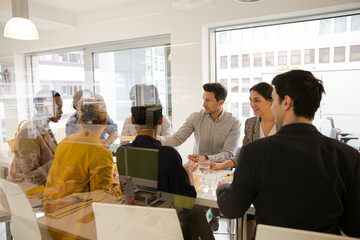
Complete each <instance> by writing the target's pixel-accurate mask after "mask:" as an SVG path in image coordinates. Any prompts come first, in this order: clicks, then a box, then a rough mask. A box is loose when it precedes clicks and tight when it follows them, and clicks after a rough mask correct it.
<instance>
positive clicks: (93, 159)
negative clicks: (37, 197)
mask: <svg viewBox="0 0 360 240" xmlns="http://www.w3.org/2000/svg"><path fill="white" fill-rule="evenodd" d="M80 103H81V105H80V106H81V113H80V117H79V121H80V123H81V126H82V128H81V131H80V132H79V133H76V134H73V135H71V136H69V137H66V138H65V139H64V140H63V141H61V143H60V144H59V146H58V147H57V149H56V152H55V159H54V161H53V164H52V166H51V168H50V172H49V176H48V179H47V181H46V187H45V193H44V202H45V203H46V204H49V205H46V206H52V205H56V202H57V201H60V202H64V200H63V198H64V197H67V196H71V197H80V198H83V199H86V200H92V201H96V202H117V201H119V200H120V198H119V197H120V196H121V190H120V188H119V187H113V177H112V169H113V156H112V153H111V152H110V151H109V150H108V149H106V148H105V147H104V146H103V145H102V142H101V140H100V136H101V133H102V132H103V131H104V129H105V127H106V123H107V112H106V105H105V103H104V100H103V98H102V97H101V96H100V95H97V94H91V95H90V96H88V98H86V99H81V100H80ZM74 194H75V195H76V196H74ZM46 206H44V209H45V211H46V210H47V207H46ZM45 214H46V212H45ZM69 220H70V221H75V220H76V219H69ZM78 230H79V229H69V231H71V232H70V233H72V234H78V232H77V231H78ZM50 233H51V234H52V236H53V237H55V238H56V239H58V237H60V238H61V237H64V236H63V235H61V234H60V235H58V234H57V233H55V232H50ZM67 237H69V236H67Z"/></svg>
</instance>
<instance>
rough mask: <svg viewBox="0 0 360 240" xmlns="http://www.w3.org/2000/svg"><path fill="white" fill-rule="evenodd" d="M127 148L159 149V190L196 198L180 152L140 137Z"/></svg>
mask: <svg viewBox="0 0 360 240" xmlns="http://www.w3.org/2000/svg"><path fill="white" fill-rule="evenodd" d="M126 146H131V147H140V148H152V149H159V162H158V165H159V169H158V190H159V191H162V192H169V193H174V194H179V195H184V196H189V197H196V191H195V188H194V186H192V185H191V184H190V180H189V177H188V175H187V173H186V171H185V169H184V167H183V166H182V159H181V156H180V154H179V153H178V151H176V149H175V148H173V147H170V146H162V145H161V142H159V141H157V140H156V139H154V138H152V137H150V136H146V135H138V136H136V138H135V140H134V141H133V142H132V143H131V144H128V145H126Z"/></svg>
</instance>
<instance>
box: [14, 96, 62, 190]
mask: <svg viewBox="0 0 360 240" xmlns="http://www.w3.org/2000/svg"><path fill="white" fill-rule="evenodd" d="M34 107H35V111H36V113H35V116H34V117H33V118H32V119H31V121H28V122H26V123H25V124H24V126H23V127H22V128H21V129H20V132H19V133H18V135H17V138H16V141H15V149H14V153H15V157H14V160H13V162H12V164H11V168H10V173H9V176H8V177H7V180H8V181H10V182H16V183H24V182H25V183H31V184H35V185H41V184H45V182H46V178H47V175H48V172H49V169H50V166H51V163H52V161H53V159H54V153H55V149H56V146H57V142H56V139H55V137H54V134H53V133H52V131H51V129H50V127H49V123H50V121H51V122H55V123H56V122H58V121H59V119H60V118H61V114H62V111H61V109H62V99H61V97H60V94H59V93H57V92H55V91H52V90H41V91H39V92H38V93H36V94H35V97H34ZM24 185H25V184H22V186H23V187H25V188H27V187H26V186H24ZM29 187H34V186H32V185H29Z"/></svg>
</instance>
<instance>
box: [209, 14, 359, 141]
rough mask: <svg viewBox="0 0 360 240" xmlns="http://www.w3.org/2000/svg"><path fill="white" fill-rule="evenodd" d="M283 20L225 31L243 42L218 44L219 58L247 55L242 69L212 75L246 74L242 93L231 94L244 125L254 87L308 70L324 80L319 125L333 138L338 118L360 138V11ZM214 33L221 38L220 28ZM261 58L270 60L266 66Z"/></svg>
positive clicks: (242, 83) (243, 58) (250, 24)
mask: <svg viewBox="0 0 360 240" xmlns="http://www.w3.org/2000/svg"><path fill="white" fill-rule="evenodd" d="M279 21H282V22H283V23H279V24H274V22H273V21H272V22H269V23H267V22H262V23H258V24H257V23H249V25H241V26H231V27H229V26H224V27H223V28H219V29H221V32H222V31H228V32H229V33H230V35H231V36H232V38H234V39H236V38H237V39H242V41H237V42H232V44H228V45H221V48H220V47H219V45H216V44H214V45H213V46H215V50H214V52H216V55H215V56H222V55H225V54H228V53H229V52H231V53H232V54H233V55H239V56H241V60H242V63H241V66H242V68H239V69H236V70H235V69H233V70H231V69H229V70H228V69H219V68H218V69H217V71H216V72H213V71H212V72H213V73H216V75H215V78H219V79H220V78H224V77H223V76H234V74H237V76H241V78H240V80H241V83H240V84H241V86H239V87H241V90H240V92H236V93H234V94H235V95H232V94H233V93H232V92H231V91H230V92H229V99H231V103H232V104H233V103H235V102H237V103H239V106H240V120H241V122H245V120H246V118H247V117H250V116H251V115H252V114H253V113H252V111H251V109H250V108H249V100H248V98H249V89H250V88H251V87H252V86H253V85H255V84H257V83H259V82H261V81H264V82H268V83H271V81H272V79H273V78H274V77H275V76H276V75H277V74H280V73H283V72H286V71H289V70H292V69H304V70H308V71H311V72H312V73H313V74H314V75H315V77H317V78H318V79H321V80H322V81H323V82H324V87H325V91H326V95H324V96H323V98H322V102H321V104H320V108H319V110H318V111H317V113H316V115H315V118H314V121H313V123H314V125H315V126H316V127H317V128H318V129H319V130H320V131H321V132H322V133H323V134H324V135H329V133H330V127H331V126H330V122H329V121H328V120H327V117H333V119H334V120H335V126H336V127H339V128H340V129H342V130H343V131H348V132H352V133H353V134H355V136H360V128H359V126H358V124H357V122H360V109H359V108H358V107H357V106H354V105H352V104H349V102H354V103H355V102H358V99H357V96H358V89H360V81H359V79H360V70H359V67H358V66H357V65H356V64H357V63H358V62H360V38H358V37H357V36H358V33H357V32H356V33H354V31H360V12H359V13H356V14H354V13H353V12H350V13H344V14H340V13H337V14H334V17H328V16H318V17H313V20H309V18H304V19H295V20H294V21H293V20H292V19H291V20H288V21H286V20H279ZM224 29H225V30H224ZM263 33H264V34H265V40H266V41H264V35H263ZM214 34H216V36H217V37H218V33H217V32H216V30H215V33H214ZM325 34H326V35H325ZM330 40H331V41H330ZM275 54H276V60H275ZM250 56H251V57H253V59H250ZM260 56H262V57H263V58H264V61H263V64H262V65H261V66H260ZM302 58H303V59H302ZM339 63H340V64H339ZM216 66H218V65H216ZM220 76H221V77H220ZM339 79H341V81H340V82H339ZM350 105H352V106H350ZM339 106H341V107H339ZM349 119H351V120H349ZM355 119H356V120H355ZM242 128H243V126H242ZM240 144H241V141H240ZM348 144H350V145H352V146H355V147H356V146H357V148H359V147H360V141H359V140H357V141H354V140H352V141H349V143H348Z"/></svg>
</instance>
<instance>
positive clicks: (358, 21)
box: [351, 15, 360, 31]
mask: <svg viewBox="0 0 360 240" xmlns="http://www.w3.org/2000/svg"><path fill="white" fill-rule="evenodd" d="M359 30H360V15H354V16H351V31H359Z"/></svg>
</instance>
